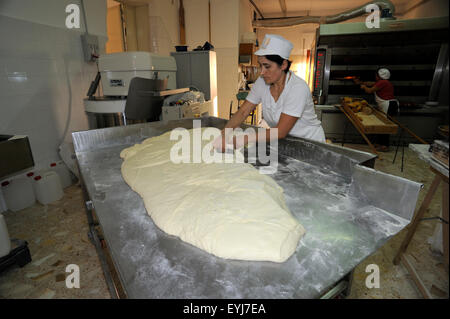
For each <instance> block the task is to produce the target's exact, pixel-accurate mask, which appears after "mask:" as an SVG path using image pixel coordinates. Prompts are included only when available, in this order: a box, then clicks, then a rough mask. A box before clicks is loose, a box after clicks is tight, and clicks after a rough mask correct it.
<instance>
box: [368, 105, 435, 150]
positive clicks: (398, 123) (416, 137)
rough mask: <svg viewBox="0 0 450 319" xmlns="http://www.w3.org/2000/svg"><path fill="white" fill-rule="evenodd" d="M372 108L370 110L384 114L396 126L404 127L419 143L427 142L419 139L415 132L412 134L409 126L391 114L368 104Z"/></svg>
mask: <svg viewBox="0 0 450 319" xmlns="http://www.w3.org/2000/svg"><path fill="white" fill-rule="evenodd" d="M370 107H371V108H372V110H374V111H375V112H378V113H380V114H382V115H384V116H386V117H387V118H388V119H389V120H391V121H392V122H394V123H395V124H397V125H398V126H400V127H401V128H402V129H404V130H405V131H406V132H407V133H408V134H409V135H411V136H412V137H414V138H415V139H416V140H418V141H419V142H420V143H422V144H429V143H427V142H425V141H424V140H423V139H421V138H420V137H418V136H417V135H416V134H414V132H412V131H411V130H410V129H409V128H407V127H406V126H404V125H403V124H402V123H400V122H399V121H397V120H396V119H394V118H393V117H392V116H390V115H388V114H385V113H383V112H381V111H379V110H377V109H375V108H374V107H372V106H370Z"/></svg>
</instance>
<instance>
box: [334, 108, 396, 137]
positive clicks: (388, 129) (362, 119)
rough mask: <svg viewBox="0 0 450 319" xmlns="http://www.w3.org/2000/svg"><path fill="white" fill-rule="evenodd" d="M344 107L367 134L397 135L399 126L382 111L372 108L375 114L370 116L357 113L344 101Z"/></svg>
mask: <svg viewBox="0 0 450 319" xmlns="http://www.w3.org/2000/svg"><path fill="white" fill-rule="evenodd" d="M342 107H343V109H344V110H345V112H346V113H347V114H348V115H349V116H350V117H351V118H352V119H353V120H354V123H355V124H356V125H357V126H358V127H359V128H360V129H361V131H362V132H363V133H365V134H397V131H398V125H397V124H395V123H393V122H391V121H390V120H389V119H388V118H387V117H386V116H385V115H384V114H383V113H381V112H380V111H377V110H375V109H373V108H372V109H373V113H372V114H370V115H367V114H364V113H362V112H358V113H355V112H353V110H352V109H351V108H350V107H349V106H348V105H347V103H345V102H344V101H342Z"/></svg>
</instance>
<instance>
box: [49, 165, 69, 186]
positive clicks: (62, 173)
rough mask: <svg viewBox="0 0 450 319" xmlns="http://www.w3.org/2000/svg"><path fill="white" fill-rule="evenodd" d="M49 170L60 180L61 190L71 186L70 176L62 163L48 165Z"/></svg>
mask: <svg viewBox="0 0 450 319" xmlns="http://www.w3.org/2000/svg"><path fill="white" fill-rule="evenodd" d="M50 170H52V171H54V172H56V173H57V174H58V176H59V178H60V180H61V186H62V188H66V187H69V186H70V185H72V176H71V175H70V171H69V169H68V168H67V166H66V164H64V162H62V161H58V162H55V163H51V164H50Z"/></svg>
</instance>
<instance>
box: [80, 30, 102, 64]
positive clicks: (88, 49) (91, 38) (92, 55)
mask: <svg viewBox="0 0 450 319" xmlns="http://www.w3.org/2000/svg"><path fill="white" fill-rule="evenodd" d="M81 44H82V47H83V53H84V60H85V61H86V62H94V61H95V59H96V58H98V56H99V55H100V53H99V52H100V50H99V46H98V37H97V36H96V35H91V34H82V35H81Z"/></svg>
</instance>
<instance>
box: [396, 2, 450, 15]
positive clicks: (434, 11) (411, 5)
mask: <svg viewBox="0 0 450 319" xmlns="http://www.w3.org/2000/svg"><path fill="white" fill-rule="evenodd" d="M403 12H404V14H403V15H402V16H401V18H402V19H418V18H429V17H443V16H448V0H429V1H423V0H415V1H409V2H408V4H407V6H405V10H404V11H403Z"/></svg>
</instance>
